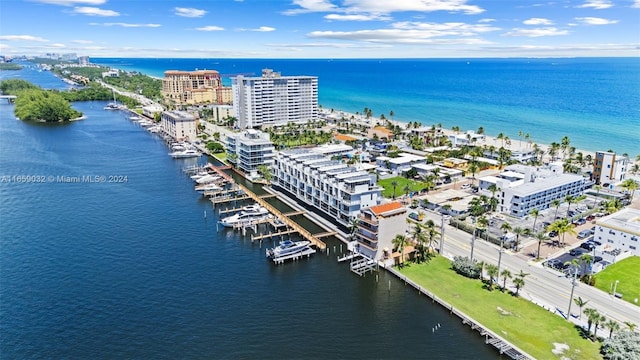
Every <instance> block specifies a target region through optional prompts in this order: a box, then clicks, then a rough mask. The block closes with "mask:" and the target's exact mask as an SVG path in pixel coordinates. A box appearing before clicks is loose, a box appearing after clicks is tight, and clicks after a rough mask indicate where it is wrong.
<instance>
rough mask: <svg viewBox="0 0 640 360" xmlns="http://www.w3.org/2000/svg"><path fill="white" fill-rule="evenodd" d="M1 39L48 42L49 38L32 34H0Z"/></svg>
mask: <svg viewBox="0 0 640 360" xmlns="http://www.w3.org/2000/svg"><path fill="white" fill-rule="evenodd" d="M0 40H7V41H37V42H48V41H49V40H47V39H43V38H41V37H38V36H32V35H0Z"/></svg>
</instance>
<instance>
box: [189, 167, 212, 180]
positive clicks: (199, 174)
mask: <svg viewBox="0 0 640 360" xmlns="http://www.w3.org/2000/svg"><path fill="white" fill-rule="evenodd" d="M207 175H210V174H209V172H208V171H206V170H202V171H199V172H197V173H195V174H193V175H191V176H189V177H190V178H191V180H193V181H196V180H198V179H200V178H203V177H205V176H207Z"/></svg>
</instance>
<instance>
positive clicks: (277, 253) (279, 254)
mask: <svg viewBox="0 0 640 360" xmlns="http://www.w3.org/2000/svg"><path fill="white" fill-rule="evenodd" d="M309 245H311V242H310V241H307V240H302V241H292V240H285V241H280V244H279V245H278V246H276V247H274V248H272V249H267V257H270V258H273V259H274V260H277V259H281V258H285V257H288V256H293V255H302V254H304V253H309V250H312V249H311V248H310V247H309Z"/></svg>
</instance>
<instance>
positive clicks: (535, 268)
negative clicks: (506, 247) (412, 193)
mask: <svg viewBox="0 0 640 360" xmlns="http://www.w3.org/2000/svg"><path fill="white" fill-rule="evenodd" d="M426 215H427V217H428V218H430V219H431V220H433V221H434V222H435V223H436V224H440V223H441V222H440V215H439V214H436V213H433V212H427V213H426ZM443 252H444V255H445V256H446V257H448V258H453V257H454V256H467V257H468V256H469V255H470V253H471V235H470V234H468V233H466V232H464V231H462V230H458V229H456V228H454V227H451V226H449V225H445V242H444V251H443ZM498 256H499V252H498V246H496V245H494V244H491V243H488V242H485V241H482V240H478V239H476V241H475V245H474V251H473V257H474V259H477V260H478V261H485V262H488V263H491V264H495V265H497V264H498ZM500 268H501V271H502V270H503V269H505V268H506V269H509V271H511V273H512V274H517V273H519V272H520V270H522V271H524V272H526V273H529V275H528V276H527V277H525V286H524V288H522V289H521V290H520V294H521V296H522V297H524V298H527V299H529V300H531V301H533V302H534V303H537V304H538V305H540V306H543V307H544V308H546V309H549V310H550V311H552V312H555V313H558V314H562V315H565V314H566V312H567V310H568V308H569V302H570V301H569V297H570V294H571V287H572V286H571V280H572V279H571V278H567V277H565V275H564V274H563V273H561V272H559V271H555V270H553V269H550V268H547V267H544V266H542V265H541V263H535V262H532V261H527V260H524V259H522V258H520V257H518V256H516V255H515V254H513V253H511V252H508V251H507V252H504V253H503V255H502V260H501V265H500ZM509 282H510V281H507V287H509ZM500 283H502V280H500ZM576 284H577V285H576V287H575V290H574V295H573V296H574V298H577V297H581V298H582V299H585V300H588V301H589V303H588V304H587V305H586V306H585V308H594V309H596V310H598V312H600V313H601V314H603V315H605V316H606V317H607V318H610V319H614V320H616V321H618V322H620V323H621V324H623V328H625V327H624V323H625V322H632V323H635V324H639V325H640V307H638V306H635V305H633V304H630V303H628V302H626V301H623V300H621V299H618V298H615V297H613V296H612V295H609V294H607V293H605V292H603V291H601V290H599V289H597V288H594V287H591V286H588V285H586V284H583V283H580V282H579V281H576ZM583 310H584V309H583ZM571 314H572V315H574V316H572V321H573V322H575V323H576V324H581V325H584V324H586V316H582V318H581V319H579V318H578V317H579V314H580V309H579V308H578V306H577V305H576V304H575V303H573V304H572V305H571Z"/></svg>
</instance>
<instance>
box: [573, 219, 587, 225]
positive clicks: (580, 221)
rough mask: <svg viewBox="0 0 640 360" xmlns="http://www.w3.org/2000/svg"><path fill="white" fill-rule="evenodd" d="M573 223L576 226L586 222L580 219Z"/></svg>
mask: <svg viewBox="0 0 640 360" xmlns="http://www.w3.org/2000/svg"><path fill="white" fill-rule="evenodd" d="M573 223H574V224H577V225H584V224H586V223H587V220H585V219H584V218H580V219H577V220H576V221H574V222H573Z"/></svg>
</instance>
